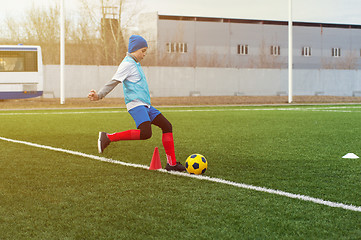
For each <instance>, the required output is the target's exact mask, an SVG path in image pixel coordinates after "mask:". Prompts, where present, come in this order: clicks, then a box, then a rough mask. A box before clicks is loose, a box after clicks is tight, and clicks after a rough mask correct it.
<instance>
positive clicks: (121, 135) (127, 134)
mask: <svg viewBox="0 0 361 240" xmlns="http://www.w3.org/2000/svg"><path fill="white" fill-rule="evenodd" d="M108 138H109V140H110V141H112V142H117V141H122V140H140V130H128V131H124V132H118V133H113V134H108Z"/></svg>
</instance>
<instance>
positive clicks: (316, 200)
mask: <svg viewBox="0 0 361 240" xmlns="http://www.w3.org/2000/svg"><path fill="white" fill-rule="evenodd" d="M0 140H3V141H7V142H11V143H19V144H24V145H28V146H31V147H37V148H42V149H47V150H51V151H56V152H62V153H67V154H71V155H75V156H80V157H85V158H90V159H94V160H98V161H102V162H108V163H114V164H120V165H123V166H128V167H134V168H142V169H149V167H148V166H146V165H141V164H133V163H127V162H122V161H118V160H113V159H110V158H104V157H99V156H95V155H91V154H86V153H81V152H77V151H71V150H66V149H62V148H55V147H50V146H45V145H40V144H36V143H31V142H25V141H19V140H14V139H9V138H4V137H0ZM157 171H159V172H163V173H168V174H172V175H176V176H182V177H189V178H195V179H199V180H204V181H209V182H215V183H221V184H226V185H230V186H234V187H238V188H243V189H248V190H253V191H258V192H264V193H269V194H275V195H279V196H284V197H288V198H293V199H299V200H302V201H307V202H313V203H316V204H321V205H325V206H329V207H334V208H342V209H346V210H350V211H354V212H361V206H354V205H347V204H343V203H337V202H331V201H326V200H323V199H320V198H314V197H310V196H305V195H300V194H294V193H289V192H284V191H280V190H274V189H269V188H264V187H257V186H252V185H248V184H244V183H237V182H232V181H228V180H224V179H220V178H214V177H208V176H202V175H190V174H188V173H181V172H168V171H166V170H164V169H160V170H157Z"/></svg>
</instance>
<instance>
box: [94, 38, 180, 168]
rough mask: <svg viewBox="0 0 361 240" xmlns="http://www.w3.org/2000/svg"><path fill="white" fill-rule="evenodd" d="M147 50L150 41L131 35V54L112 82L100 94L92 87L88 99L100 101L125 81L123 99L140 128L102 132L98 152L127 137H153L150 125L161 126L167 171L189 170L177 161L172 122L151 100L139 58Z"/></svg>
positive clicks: (127, 56)
mask: <svg viewBox="0 0 361 240" xmlns="http://www.w3.org/2000/svg"><path fill="white" fill-rule="evenodd" d="M147 49H148V44H147V41H146V40H145V39H144V38H143V37H141V36H138V35H132V36H131V37H130V38H129V45H128V53H127V55H126V57H125V58H124V59H123V61H122V62H121V63H120V65H119V67H118V70H117V71H116V73H115V74H114V76H113V78H112V80H111V81H109V82H108V83H107V84H105V86H104V87H103V88H102V89H101V90H100V91H99V92H98V93H97V92H96V91H95V90H91V91H90V93H89V95H88V98H89V99H90V100H91V101H98V100H100V99H102V98H104V97H105V96H106V95H107V94H108V93H110V92H111V91H112V90H113V89H114V88H115V87H116V86H117V85H118V84H119V83H123V91H124V100H125V103H126V106H127V110H128V112H129V113H130V115H131V116H132V117H133V119H134V121H135V124H136V126H137V129H132V130H127V131H123V132H117V133H113V134H109V133H106V132H100V133H99V139H98V151H99V153H103V151H104V149H105V148H106V147H107V146H108V145H109V144H110V143H111V142H117V141H124V140H145V139H149V138H150V137H151V136H152V128H151V124H153V125H156V126H158V127H160V128H161V129H162V132H163V135H162V143H163V146H164V149H165V153H166V155H167V165H166V170H168V171H180V172H183V171H186V169H185V167H184V166H183V165H182V164H181V163H179V162H177V161H176V157H175V151H174V140H173V130H172V124H171V123H170V122H169V121H168V120H167V119H166V118H165V117H164V116H163V114H162V113H161V112H160V111H159V110H157V109H156V108H154V107H153V106H152V105H151V103H150V95H149V89H148V83H147V80H146V78H145V75H144V72H143V70H142V67H141V65H140V61H141V60H142V59H143V58H144V57H145V56H146V53H147Z"/></svg>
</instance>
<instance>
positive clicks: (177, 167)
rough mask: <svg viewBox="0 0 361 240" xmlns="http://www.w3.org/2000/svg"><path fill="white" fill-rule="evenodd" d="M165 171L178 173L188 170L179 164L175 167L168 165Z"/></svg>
mask: <svg viewBox="0 0 361 240" xmlns="http://www.w3.org/2000/svg"><path fill="white" fill-rule="evenodd" d="M165 169H166V170H167V171H178V172H185V171H187V170H186V168H185V167H184V166H183V165H182V164H181V163H180V162H177V164H176V165H174V166H171V165H169V163H167V165H166V166H165Z"/></svg>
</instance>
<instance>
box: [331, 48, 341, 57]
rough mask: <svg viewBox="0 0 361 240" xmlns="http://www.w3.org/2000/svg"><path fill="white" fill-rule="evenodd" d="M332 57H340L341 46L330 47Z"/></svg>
mask: <svg viewBox="0 0 361 240" xmlns="http://www.w3.org/2000/svg"><path fill="white" fill-rule="evenodd" d="M332 57H341V48H332Z"/></svg>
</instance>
